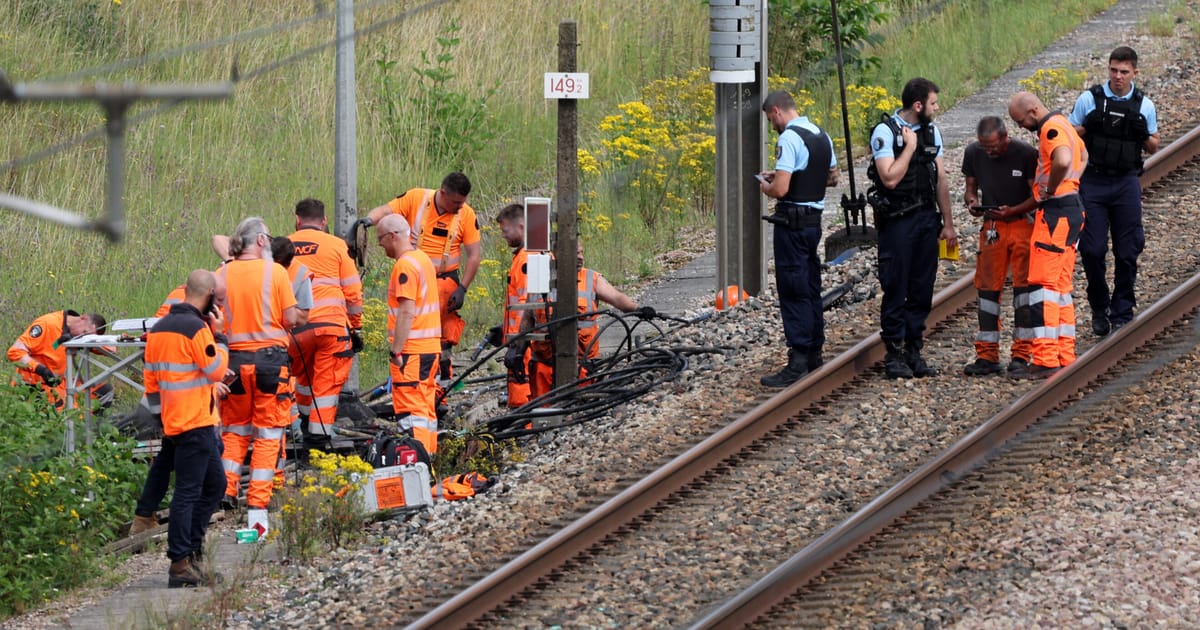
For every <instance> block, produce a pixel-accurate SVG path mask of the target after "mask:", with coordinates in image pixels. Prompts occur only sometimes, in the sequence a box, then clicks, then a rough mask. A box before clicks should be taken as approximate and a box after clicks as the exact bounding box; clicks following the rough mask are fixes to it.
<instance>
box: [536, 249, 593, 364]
mask: <svg viewBox="0 0 1200 630" xmlns="http://www.w3.org/2000/svg"><path fill="white" fill-rule="evenodd" d="M599 277H600V274H598V273H596V272H595V271H592V270H591V269H588V268H586V267H585V268H581V269H579V271H578V272H577V273H576V289H575V290H576V303H577V305H578V306H577V308H576V311H575V312H576V313H577V314H579V315H583V314H584V313H591V312H594V311H595V310H596V304H597V303H596V279H597V278H599ZM556 294H557V292H553V291H552V292H551V295H550V297H549V302H550V303H551V304H553V302H554V300H555V299H557V298H556ZM547 310H550V309H549V308H539V309H535V310H534V311H533V319H534V321H535V322H537V324H538V326H541V325H543V324H545V323H546V322H547V321H548V319H547V317H546V311H547ZM577 327H578V331H579V356H580V357H588V358H592V359H594V358H596V357H598V356H600V344H598V343H593V342H594V341H595V339H596V334H597V333H598V332H599V331H600V326H599V324H598V323H597V322H596V316H595V315H589V316H587V317H580V318H579V321H578V324H577ZM539 330H540V331H541V332H545V333H547V334H550V331H548V330H546V329H545V328H540V329H539ZM531 346H532V347H533V349H534V353H535V354H536V355H537V356H538V358H539V360H542V361H552V360H553V358H552V357H553V354H554V353H553V352H552V351H551V345H550V341H545V340H535V341H533V342H532V343H531Z"/></svg>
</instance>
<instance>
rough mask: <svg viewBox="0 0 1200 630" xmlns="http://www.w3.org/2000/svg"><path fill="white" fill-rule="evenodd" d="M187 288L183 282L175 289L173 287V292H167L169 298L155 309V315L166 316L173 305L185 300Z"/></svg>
mask: <svg viewBox="0 0 1200 630" xmlns="http://www.w3.org/2000/svg"><path fill="white" fill-rule="evenodd" d="M185 288H186V285H183V284H181V285H179V286H177V287H175V288H174V289H171V292H170V293H168V294H167V298H166V299H165V300H163V303H162V305H161V306H159V307H158V310H157V311H154V316H155V317H166V316H167V313H169V312H170V311H171V307H172V306H175V305H176V304H179V303H180V302H182V301H183V296H184V289H185Z"/></svg>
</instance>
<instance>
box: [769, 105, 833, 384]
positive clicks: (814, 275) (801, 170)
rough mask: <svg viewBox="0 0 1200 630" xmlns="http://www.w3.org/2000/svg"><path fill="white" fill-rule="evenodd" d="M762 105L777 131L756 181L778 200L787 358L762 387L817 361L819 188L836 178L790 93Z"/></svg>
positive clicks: (829, 146)
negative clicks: (768, 166) (768, 163)
mask: <svg viewBox="0 0 1200 630" xmlns="http://www.w3.org/2000/svg"><path fill="white" fill-rule="evenodd" d="M762 110H763V114H764V115H765V116H766V117H767V120H768V121H770V123H771V127H772V128H774V129H775V131H777V132H778V133H779V141H778V143H777V145H776V148H775V170H773V171H763V172H762V173H759V175H758V179H759V185H758V187H759V189H760V190H761V191H762V192H763V194H764V195H767V196H768V197H772V198H774V199H777V200H778V201H776V202H775V212H774V214H772V215H771V217H770V218H769V220H770V221H771V223H773V224H774V230H773V231H774V247H775V290H776V291H777V292H778V293H779V310H780V314H781V316H782V318H783V334H784V337H785V338H786V340H787V347H788V362H787V365H785V366H784V367H783V369H782V370H780V371H778V372H776V373H774V374H771V375H768V376H764V377H762V378H761V379H760V382H761V383H762V384H763V385H764V386H766V387H787V386H788V385H791V384H792V383H794V382H796V381H797V380H799V379H800V378H801V377H803V376H804V375H805V374H808V373H809V372H811V371H812V370H815V369H817V368H818V367H820V365H821V363H822V360H821V347H822V346H823V345H824V344H825V317H824V313H823V311H822V308H821V258H820V256H819V255H818V252H817V246H818V245H819V244H820V242H821V212H822V211H824V209H825V188H827V187H829V186H834V185H836V184H837V158H836V157H835V156H834V153H833V141H832V140H830V139H829V135H828V134H826V133H825V132H824V131H822V130H821V128H820V127H818V126H816V125H815V124H813V123H812V122H810V121H809V120H808V118H807V117H805V116H801V115H800V114H799V113H797V112H796V102H795V100H794V99H793V98H792V95H791V94H788V93H787V92H785V91H782V90H779V91H775V92H771V93H770V94H768V95H767V98H766V99H764V100H763V105H762Z"/></svg>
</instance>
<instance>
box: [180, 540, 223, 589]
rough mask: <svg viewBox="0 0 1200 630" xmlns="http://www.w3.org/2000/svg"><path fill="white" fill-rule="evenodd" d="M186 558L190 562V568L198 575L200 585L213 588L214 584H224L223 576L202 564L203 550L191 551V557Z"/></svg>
mask: <svg viewBox="0 0 1200 630" xmlns="http://www.w3.org/2000/svg"><path fill="white" fill-rule="evenodd" d="M188 558H190V559H191V561H192V568H193V569H195V570H196V572H197V573H199V574H200V578H201V582H200V583H201V584H203V585H205V586H213V585H215V584H222V583H224V582H225V576H223V575H221V574H220V573H217V572H216V571H214V570H212V569H210V568H209V566H208V565H207V564H206V563H205V562H204V550H203V549H197V550H196V551H193V552H192V555H190V556H188Z"/></svg>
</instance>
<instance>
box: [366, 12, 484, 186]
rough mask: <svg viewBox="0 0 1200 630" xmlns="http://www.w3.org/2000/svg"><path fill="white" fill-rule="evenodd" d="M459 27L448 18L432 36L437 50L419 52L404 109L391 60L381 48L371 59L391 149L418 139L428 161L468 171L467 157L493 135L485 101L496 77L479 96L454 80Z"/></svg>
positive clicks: (469, 158)
mask: <svg viewBox="0 0 1200 630" xmlns="http://www.w3.org/2000/svg"><path fill="white" fill-rule="evenodd" d="M461 29H462V27H461V26H459V25H458V23H456V22H453V21H452V22H450V24H449V26H447V27H446V28H445V32H444V33H443V34H442V35H440V36H439V37H437V48H436V49H435V50H433V51H426V50H422V51H421V53H420V54H421V65H419V66H417V67H414V68H412V71H413V73H414V74H415V75H416V79H417V80H416V83H415V85H413V86H410V90H409V92H408V93H409V94H411V95H410V96H409V97H408V98H407V105H408V107H404V105H405V103H404V99H403V98H402V96H401V94H403V93H405V92H404V91H403V90H402V89H401V85H400V83H399V82H398V80H397V79H396V78H394V77H393V76H392V72H393V70H394V69H395V66H396V61H395V60H393V59H391V58H390V57H389V54H388V49H387V48H386V47H385V48H383V49H382V52H381V54H380V57H379V58H377V59H376V60H375V69H376V72H377V75H376V79H375V85H376V97H377V98H378V99H379V100H380V101H381V102H382V104H383V114H384V119H385V121H386V124H387V130H388V132H389V134H390V136H391V139H392V141H393V145H394V147H395V148H397V149H403V150H406V151H411V147H407V146H405V145H406V143H409V142H412V141H413V140H417V141H418V142H421V143H423V145H424V149H425V153H426V154H427V155H428V157H429V159H430V160H431V161H432V162H433V163H436V164H439V165H441V166H443V167H445V168H449V169H454V170H460V171H466V170H471V169H469V168H468V163H469V161H470V160H471V159H472V158H473V157H474V156H476V155H479V154H480V153H482V152H483V151H484V149H485V148H486V147H487V146H488V145H489V144H490V143H491V142H492V140H494V139H495V138H496V135H497V134H496V130H495V129H494V128H493V126H492V117H491V114H490V113H489V111H488V101H489V99H491V98H492V97H493V96H494V95H495V94H496V91H497V89H498V88H499V87H500V80H499V79H496V82H495V84H494V85H492V86H491V87H490V88H484V89H483V91H482V93H481V94H478V95H474V94H472V93H469V92H468V91H466V90H464V88H463V87H462V86H458V85H456V84H455V82H454V79H455V78H456V77H457V76H458V75H457V74H456V73H455V72H454V70H453V69H452V65H451V62H453V61H454V49H455V48H457V47H458V46H459V45H460V44H461V43H462V40H461V39H460V38H459V37H458V36H457V33H458V31H460V30H461Z"/></svg>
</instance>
